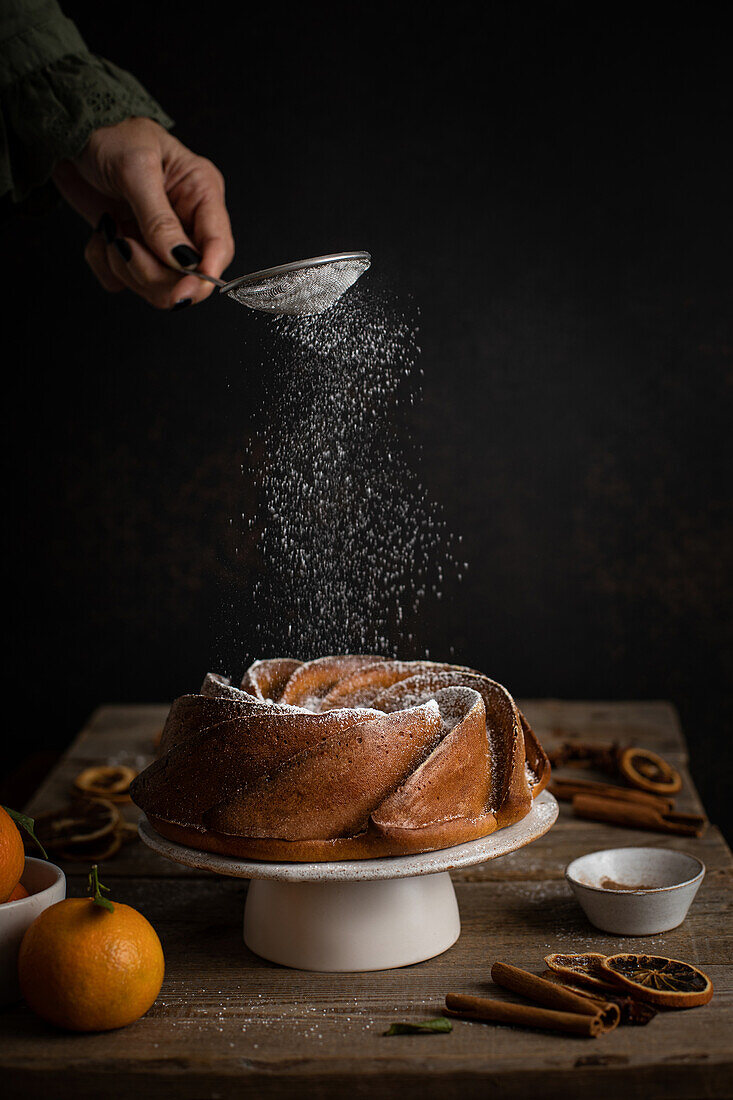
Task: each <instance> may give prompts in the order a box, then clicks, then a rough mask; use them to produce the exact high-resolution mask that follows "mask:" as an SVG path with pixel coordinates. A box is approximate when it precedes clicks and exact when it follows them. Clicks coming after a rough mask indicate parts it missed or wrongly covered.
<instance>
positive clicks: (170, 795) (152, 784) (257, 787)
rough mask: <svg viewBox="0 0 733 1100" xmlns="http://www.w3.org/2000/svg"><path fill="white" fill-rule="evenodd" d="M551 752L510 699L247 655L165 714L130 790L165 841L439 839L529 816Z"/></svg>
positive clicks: (489, 689) (450, 676)
mask: <svg viewBox="0 0 733 1100" xmlns="http://www.w3.org/2000/svg"><path fill="white" fill-rule="evenodd" d="M549 775H550V765H549V761H548V759H547V757H546V755H545V753H544V752H543V750H542V748H541V746H540V744H539V743H538V741H537V739H536V738H535V736H534V734H533V733H532V730H531V729H530V727H529V725H528V723H527V721H526V720H525V718H524V717H523V715H522V714H521V713H520V712H519V711H518V709H517V707H516V704H515V702H514V700H513V699H512V697H511V695H510V694H509V692H508V691H507V690H506V689H505V688H503V687H502V686H501V684H497V683H495V682H494V681H493V680H489V679H488V678H487V677H486V676H483V675H481V673H479V672H475V671H473V670H472V669H469V668H460V667H458V666H455V665H445V664H436V663H434V662H431V661H393V660H387V659H385V658H383V657H373V656H345V657H320V658H319V659H318V660H314V661H307V662H301V661H296V660H291V659H290V658H276V659H272V660H264V661H257V662H255V664H253V665H252V666H251V668H249V669H247V671H246V673H245V674H244V679H243V680H242V685H241V687H239V688H237V687H234V686H233V685H232V684H231V682H230V681H229V680H228V679H226V678H224V677H223V676H217V675H214V674H212V673H210V674H209V675H208V676H207V677H206V679H205V680H204V683H203V686H202V688H201V691H200V692H199V694H198V695H183V696H181V698H179V699H176V701H175V702H174V703H173V706H172V707H171V710H170V714H169V715H168V719H167V722H166V724H165V728H164V730H163V733H162V736H161V740H160V749H159V755H158V758H157V759H156V760H155V762H154V763H152V764H151V765H150V766H149V767H148V768H146V769H145V771H143V772H142V773H141V774H140V775H139V776H138V778H137V779H136V780H135V782H134V784H133V786H132V792H131V793H132V797H133V799H134V801H135V802H136V803H137V805H138V806H140V808H141V809H142V810H144V811H145V813H146V814H147V816H148V819H149V821H150V824H151V825H152V826H153V827H154V828H155V829H156V830H157V831H158V832H159V833H161V834H162V835H163V836H165V837H168V838H170V839H171V840H175V841H178V842H179V843H182V844H186V845H188V846H190V847H194V848H201V849H205V850H206V851H210V852H219V853H221V854H225V855H230V856H237V857H240V858H247V859H266V860H291V861H303V860H308V861H310V860H338V859H366V858H369V857H371V856H385V855H404V854H407V853H413V852H426V851H433V850H435V849H439V848H448V847H450V846H452V845H453V844H459V843H461V842H462V841H466V840H474V839H476V838H477V837H483V836H487V835H488V834H489V833H492V832H493V831H494V830H495V829H498V828H501V827H502V826H503V825H509V824H511V823H512V822H514V821H518V820H519V819H520V818H522V817H524V816H525V814H527V813H528V812H529V809H530V806H531V804H532V798H533V796H534V795H537V794H538V793H539V792H540V791H541V790H542V788H543V787H544V786H545V785H546V784H547V781H548V779H549Z"/></svg>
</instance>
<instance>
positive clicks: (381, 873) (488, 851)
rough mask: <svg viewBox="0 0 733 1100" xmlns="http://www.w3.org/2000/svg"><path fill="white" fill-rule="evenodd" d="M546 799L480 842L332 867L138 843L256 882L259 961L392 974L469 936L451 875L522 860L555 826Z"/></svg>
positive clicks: (147, 830)
mask: <svg viewBox="0 0 733 1100" xmlns="http://www.w3.org/2000/svg"><path fill="white" fill-rule="evenodd" d="M557 814H558V806H557V802H556V801H555V799H554V798H553V797H552V795H551V794H549V792H548V791H543V792H542V793H541V794H540V795H539V796H538V797H537V798H536V799H535V800H534V803H533V805H532V809H531V810H530V812H529V813H528V814H527V816H526V817H524V818H522V820H521V821H518V822H517V823H516V824H515V825H509V826H507V828H505V829H500V830H499V831H498V832H496V833H493V834H492V835H491V836H488V837H484V838H483V839H482V840H471V841H468V842H467V843H466V844H457V845H456V846H455V847H453V848H444V849H443V850H442V851H439V852H424V853H422V854H421V855H409V856H391V857H387V858H384V859H355V860H342V861H338V862H333V863H266V862H264V861H260V860H245V859H231V858H229V857H227V856H219V855H214V854H213V853H211V852H202V851H200V850H199V849H197V848H188V847H186V846H185V845H183V844H177V843H175V842H174V841H172V840H166V838H165V837H162V836H160V834H159V833H156V832H155V830H154V829H153V828H152V827H151V826H150V825H149V823H148V821H147V819H146V818H143V819H142V820H141V822H140V826H139V829H140V836H141V837H142V839H143V840H144V841H145V843H146V844H147V845H149V847H151V848H152V849H153V850H154V851H156V852H159V853H160V855H162V856H165V857H166V858H167V859H172V860H174V861H175V862H177V863H184V864H186V865H187V866H189V867H197V868H199V869H201V870H206V871H214V872H215V873H217V874H221V875H232V876H234V877H235V878H247V879H250V880H251V882H250V886H249V890H248V893H247V902H246V906H245V911H244V942H245V943H246V944H247V947H249V949H250V950H251V951H254V952H255V954H256V955H261V956H262V958H264V959H269V960H270V961H271V962H276V963H281V964H282V965H283V966H291V967H294V968H296V969H298V970H320V971H341V972H345V971H357V970H390V969H392V968H393V967H396V966H409V965H410V964H411V963H417V962H423V961H424V960H425V959H432V958H433V957H434V956H435V955H440V954H441V953H442V952H443V951H447V950H448V948H449V947H451V946H452V945H453V944H454V943H455V942H456V940H457V939H458V936H459V935H460V931H461V921H460V916H459V913H458V903H457V901H456V895H455V891H454V889H453V883H452V882H451V878H450V875H449V873H448V872H449V871H451V870H454V869H456V868H459V867H471V866H473V865H475V864H478V863H485V862H487V861H488V860H490V859H497V858H498V857H499V856H503V855H506V854H507V853H509V852H514V851H516V850H517V849H518V848H523V847H524V846H525V845H526V844H531V843H532V841H533V840H537V839H539V837H541V836H543V835H544V834H545V833H546V832H547V831H548V829H550V828H551V826H552V825H553V823H554V822H555V820H556V819H557Z"/></svg>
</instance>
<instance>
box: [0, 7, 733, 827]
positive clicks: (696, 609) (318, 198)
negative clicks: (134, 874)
mask: <svg viewBox="0 0 733 1100" xmlns="http://www.w3.org/2000/svg"><path fill="white" fill-rule="evenodd" d="M656 10H657V9H656V7H654V6H651V5H649V6H648V8H647V10H646V12H645V11H644V9H643V6H642V8H641V9H640V8H638V7H637V8H635V9H634V10H633V13H632V12H631V11H626V12H623V11H620V10H619V9H618V8H616V7H613V8H611V7H608V6H607V7H605V8H598V7H594V8H591V7H588V6H586V7H584V8H580V7H575V6H572V5H565V4H545V5H540V6H537V7H536V8H532V7H531V6H526V5H522V6H516V7H515V6H514V5H510V4H498V5H497V4H494V5H481V4H461V3H458V4H456V3H454V4H451V5H440V6H437V5H425V4H421V5H417V4H411V5H407V4H403V5H390V6H384V7H380V6H379V5H377V6H375V5H356V4H338V5H337V4H312V5H303V6H297V5H292V6H290V7H283V6H281V5H268V6H258V5H254V4H236V5H228V4H210V5H208V6H202V5H195V6H194V5H188V4H184V5H181V4H171V3H158V4H155V5H149V4H144V5H143V4H129V3H128V4H125V5H122V4H115V3H108V4H105V5H100V4H98V3H82V2H72V0H67V3H66V4H65V11H66V12H67V14H69V15H70V16H71V17H72V18H74V19H75V20H76V21H77V23H78V25H79V27H80V29H81V31H82V34H83V35H84V36H85V38H86V40H87V42H88V43H89V45H90V48H92V49H93V50H94V51H95V52H97V53H100V54H102V55H103V56H106V57H108V58H110V59H112V60H114V61H115V62H116V63H118V64H119V65H121V66H123V67H125V68H128V69H130V70H131V71H132V72H134V73H135V74H136V75H137V76H138V78H139V79H140V80H141V81H142V82H143V83H144V84H145V85H146V86H147V87H148V88H149V90H150V91H151V92H152V93H153V94H154V95H155V96H156V97H157V98H158V99H159V101H160V102H161V104H162V105H163V106H164V107H165V109H166V110H167V111H168V112H169V113H170V114H171V115H173V117H174V118H175V119H176V120H177V124H178V125H177V129H176V133H177V134H178V136H179V137H180V138H181V140H183V141H184V142H186V143H187V144H188V145H190V146H191V147H192V148H193V149H194V150H196V151H197V152H200V153H202V154H205V155H207V156H209V157H211V159H213V160H214V161H215V162H216V163H217V164H218V165H219V167H220V168H221V169H222V171H223V172H224V175H225V177H226V179H227V182H228V198H229V207H230V212H231V215H232V221H233V226H234V231H235V236H236V240H237V247H238V254H237V259H236V261H235V263H234V265H233V267H232V269H230V270H231V273H232V274H239V273H243V272H245V271H248V270H254V269H257V268H260V267H265V266H268V265H269V264H271V263H277V262H282V261H284V260H289V259H293V258H297V257H299V256H308V255H317V254H319V253H322V252H326V251H330V250H341V249H349V248H367V249H369V250H370V251H371V252H372V254H373V256H374V268H373V272H372V273H370V275H369V276H367V278H368V279H374V280H375V282H376V284H377V285H379V284H380V283H381V284H382V285H386V286H387V288H388V289H389V290H390V291H391V292H392V293H394V294H396V295H397V296H398V298H399V299H400V300H404V301H405V304H406V306H407V307H409V308H410V309H413V308H415V307H419V309H420V312H421V320H420V325H421V333H420V343H421V346H422V349H423V354H422V359H421V365H422V367H423V369H424V372H425V376H424V401H423V403H422V405H421V406H420V407H419V408H418V409H416V410H415V411H414V412H413V413H412V414H411V416H410V418H409V423H408V425H407V427H408V428H409V431H410V434H411V437H412V440H413V442H414V443H415V444H416V445H417V446H420V447H422V460H421V467H420V470H419V473H420V477H421V479H422V481H423V483H424V484H425V485H426V486H427V488H428V490H429V492H430V495H431V496H432V497H433V499H435V500H436V501H437V502H438V503H440V504H441V505H442V506H443V508H444V511H445V516H446V519H447V522H448V525H449V527H450V528H452V529H453V530H454V531H456V532H460V533H462V534H463V536H464V543H463V546H464V548H465V556H466V558H467V559H468V561H469V562H470V565H471V568H470V571H469V573H468V576H467V577H466V579H465V581H464V582H463V584H461V585H452V586H451V585H449V589H448V592H447V594H446V597H445V598H444V600H443V601H442V602H441V603H439V604H429V605H428V606H427V607H426V610H425V615H424V619H423V621H422V622H421V623H420V624H419V629H420V630H421V632H422V635H423V637H424V639H425V645H426V647H429V649H430V651H431V654H435V655H438V656H440V655H441V654H444V653H447V652H448V649H449V646H451V645H453V646H454V647H455V655H456V659H457V660H460V661H461V662H462V663H467V664H471V665H474V666H476V667H478V668H481V669H483V670H484V671H486V672H487V673H489V674H490V675H491V676H493V677H495V678H496V679H498V680H500V681H502V682H504V683H505V684H507V685H508V686H509V688H510V690H511V691H512V692H513V693H514V694H515V695H517V696H519V697H521V696H559V697H568V698H570V697H572V698H604V699H632V698H634V699H654V698H668V699H671V700H673V702H674V703H675V704H676V705H677V706H678V707H679V709H680V712H681V715H682V720H683V725H684V728H685V730H686V733H687V737H688V740H689V743H690V749H691V754H692V767H693V772H694V775H695V778H696V780H697V782H698V784H699V786H700V788H701V790H702V793H703V797H704V799H705V801H706V803H707V805H708V808H709V810H710V814H711V817H713V818H714V819H717V820H718V821H719V822H721V823H727V824H728V826H730V825H731V813H730V809H729V803H730V799H729V797H726V796H727V795H728V791H729V782H728V776H729V774H730V769H731V766H732V765H733V760H732V758H731V749H730V742H731V736H730V715H731V704H732V703H733V699H732V698H731V675H730V671H731V670H730V663H731V632H730V620H731V608H730V600H729V588H728V583H727V582H728V581H729V578H730V564H731V562H730V547H731V531H730V510H729V503H730V474H731V470H730V466H729V464H728V463H727V461H726V460H727V459H729V457H730V447H729V434H730V412H731V409H730V403H729V396H730V381H731V374H732V371H731V368H732V366H733V333H732V332H731V312H732V307H733V299H732V297H731V287H732V279H731V257H732V255H733V218H732V217H731V195H732V194H733V180H732V179H731V176H732V172H731V168H732V161H731V111H730V107H731V95H730V93H731V85H730V82H729V76H728V74H729V71H730V64H729V62H730V58H729V56H727V49H726V47H727V45H728V40H727V36H726V34H725V33H724V31H723V28H722V26H721V25H720V24H719V23H718V19H719V16H718V12H719V11H720V10H721V9H720V7H719V6H718V5H713V4H708V5H706V4H696V5H686V6H683V7H681V8H676V9H667V10H666V12H665V15H664V22H660V21H658V20H657V19H653V18H652V15H651V13H652V12H654V11H656ZM86 234H87V230H86V228H85V227H84V225H83V224H82V223H81V222H80V221H79V219H78V218H77V217H76V216H75V215H74V214H72V213H71V212H70V211H68V210H65V209H62V210H61V211H59V212H58V213H56V214H54V215H51V216H49V217H46V218H44V219H43V220H40V221H38V220H34V221H29V220H26V219H21V218H15V219H14V220H13V221H11V222H10V223H8V224H6V225H5V226H4V227H3V230H2V237H3V257H4V259H3V264H4V267H5V269H6V271H8V270H12V271H13V272H14V278H13V280H12V284H11V285H10V286H9V287H8V288H7V289H6V291H5V294H4V306H5V316H6V320H5V323H4V325H3V335H4V345H5V348H6V355H5V356H4V357H3V358H4V359H5V362H6V365H7V366H6V372H5V380H4V385H5V396H6V417H7V426H8V432H9V435H10V440H11V474H10V478H9V489H8V494H9V499H8V501H7V505H6V516H7V519H8V523H7V528H8V536H7V544H8V549H9V552H10V556H11V564H10V571H9V574H8V582H7V600H8V605H9V606H8V620H9V621H8V624H7V636H8V639H9V648H10V666H9V674H10V681H11V684H12V685H13V694H14V696H18V697H21V698H22V700H23V708H24V718H23V721H22V724H21V725H19V726H13V730H12V731H11V732H12V737H11V741H12V753H11V763H12V762H13V759H14V758H15V759H16V760H17V759H19V758H20V757H21V756H22V754H23V753H26V752H28V751H29V749H30V748H35V749H39V748H40V749H43V748H49V749H51V748H60V747H62V746H63V745H64V744H66V743H67V742H68V740H69V739H70V738H71V736H72V735H73V733H74V732H75V731H76V729H77V728H78V726H79V725H80V724H81V723H82V722H83V720H84V718H85V717H86V715H87V714H88V713H89V711H90V710H91V709H92V708H93V707H95V706H96V705H97V704H99V703H101V702H109V701H164V700H166V699H170V698H172V697H173V696H175V695H177V694H179V693H182V692H185V691H189V690H192V689H195V688H196V687H197V685H198V683H199V681H200V680H201V679H202V676H203V673H204V672H205V671H207V669H209V668H210V667H211V666H214V665H216V666H221V665H224V666H226V665H227V663H228V664H229V667H224V668H222V670H223V671H228V672H232V673H236V672H239V671H241V665H242V664H243V662H244V659H245V657H246V656H248V655H257V654H256V653H255V652H253V651H255V650H256V649H257V648H258V647H259V646H260V645H261V642H260V640H259V639H252V637H249V636H248V631H247V624H246V623H242V624H241V626H240V627H237V628H236V630H233V628H232V619H231V616H230V613H229V611H228V610H227V608H228V606H229V605H230V604H231V603H232V602H234V603H235V605H237V606H240V602H241V606H242V607H245V606H247V593H248V591H249V589H250V586H251V583H252V580H253V576H254V572H255V570H256V569H257V568H258V564H257V559H256V555H254V553H253V552H252V548H251V547H249V548H247V547H246V546H245V547H243V548H240V554H239V556H238V557H236V556H235V554H234V544H233V540H232V536H231V533H230V527H229V524H228V519H229V517H230V516H232V515H236V514H238V513H239V512H241V511H247V510H250V509H251V508H252V507H253V506H254V504H253V502H254V499H255V494H256V490H255V487H254V478H253V475H252V474H251V473H250V471H249V467H247V468H246V471H245V476H244V477H242V475H241V474H240V471H239V467H240V463H241V462H243V461H245V462H246V459H245V455H244V451H245V447H246V445H247V442H248V440H249V439H250V438H251V437H252V436H253V434H254V435H256V432H257V425H258V415H259V414H258V404H259V403H260V402H261V400H262V398H263V392H264V391H263V384H264V376H265V375H266V374H267V373H268V370H271V369H273V368H272V365H271V360H270V358H269V357H268V339H270V338H271V337H270V330H269V329H268V327H267V326H268V322H267V321H264V320H263V319H262V318H261V317H259V316H256V315H254V314H251V313H249V312H248V311H247V310H245V309H243V308H241V307H239V306H236V305H234V304H233V303H230V302H229V301H224V300H219V301H216V300H211V301H209V302H207V303H205V304H204V305H202V306H199V307H197V308H195V309H191V310H187V311H183V312H180V313H176V314H172V315H161V314H158V313H156V312H154V311H153V310H151V309H150V308H149V307H147V306H146V305H145V304H143V303H142V302H139V301H137V300H135V299H133V298H132V297H131V296H129V295H123V296H107V295H105V294H104V292H102V291H101V290H100V289H99V287H98V286H97V285H96V284H95V282H94V281H93V279H92V277H91V275H90V273H89V272H88V270H87V268H86V266H85V264H84V262H83V259H82V251H83V247H84V243H85V238H86ZM364 288H365V290H366V289H367V287H366V283H365V284H364ZM16 338H17V340H16ZM7 368H9V369H7ZM237 631H239V632H240V634H241V637H240V638H239V639H238V643H239V644H238V646H237V647H234V649H232V647H231V645H230V643H231V636H232V633H233V632H234V633H236V632H237ZM235 650H236V651H235ZM301 656H308V655H307V654H302V655H301Z"/></svg>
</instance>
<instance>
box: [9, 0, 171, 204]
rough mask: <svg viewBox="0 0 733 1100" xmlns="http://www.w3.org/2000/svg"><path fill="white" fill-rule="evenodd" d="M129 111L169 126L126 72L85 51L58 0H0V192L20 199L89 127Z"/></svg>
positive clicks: (82, 140) (79, 145) (77, 148)
mask: <svg viewBox="0 0 733 1100" xmlns="http://www.w3.org/2000/svg"><path fill="white" fill-rule="evenodd" d="M134 115H137V116H144V117H146V118H152V119H155V121H156V122H159V123H160V124H161V126H165V127H166V128H169V127H171V126H172V125H173V122H172V120H171V119H170V118H169V117H168V115H166V114H165V112H164V111H163V110H162V109H161V108H160V107H159V105H158V104H157V103H156V102H155V100H154V99H153V98H152V97H151V96H150V95H149V94H148V93H147V92H146V91H145V89H144V88H143V87H142V85H141V84H139V83H138V81H137V80H135V78H134V77H133V76H131V75H130V73H127V72H125V71H124V70H123V69H118V68H117V66H116V65H113V64H112V63H111V62H110V61H105V60H104V59H103V58H101V57H95V56H94V54H91V53H89V51H88V50H87V48H86V46H85V45H84V41H83V39H82V38H81V35H80V34H79V32H78V31H77V29H76V27H75V26H74V24H73V23H72V22H71V20H69V19H67V18H66V17H65V16H64V15H63V14H62V12H61V9H60V8H59V6H58V4H57V3H56V0H2V5H1V6H0V196H2V195H5V196H7V195H8V194H11V195H12V197H13V199H14V200H15V201H19V200H21V199H23V198H25V197H26V196H27V195H28V194H29V192H30V191H31V190H32V189H33V188H35V187H38V186H40V185H41V184H43V183H44V182H45V181H46V180H48V178H49V177H50V175H51V172H52V171H53V167H54V165H55V164H56V162H57V161H59V160H63V159H65V158H67V157H75V156H78V155H79V153H80V152H81V151H82V149H83V148H84V146H85V145H86V143H87V141H88V140H89V136H90V135H91V133H92V131H94V130H96V129H98V128H99V127H100V126H112V125H114V123H116V122H122V121H123V119H126V118H131V117H132V116H134Z"/></svg>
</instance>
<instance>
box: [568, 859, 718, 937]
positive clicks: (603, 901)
mask: <svg viewBox="0 0 733 1100" xmlns="http://www.w3.org/2000/svg"><path fill="white" fill-rule="evenodd" d="M704 875H705V864H704V863H703V862H702V861H701V860H699V859H695V857H694V856H688V855H686V854H685V853H684V852H673V851H670V850H669V849H668V848H606V849H605V850H604V851H601V852H589V853H588V854H587V855H585V856H580V858H579V859H574V860H573V862H572V863H569V864H568V866H567V867H566V868H565V878H566V879H567V880H568V883H569V884H570V888H571V890H572V891H573V893H574V894H575V896H576V898H577V899H578V901H579V902H580V904H581V906H582V908H583V910H584V912H585V915H586V916H587V918H588V920H589V921H590V922H591V924H594V925H595V926H596V928H600V929H601V930H602V931H603V932H613V933H615V934H616V935H617V936H653V935H655V934H656V933H658V932H668V931H669V930H670V928H676V927H677V925H678V924H682V921H683V920H684V919H685V917H686V916H687V910H688V909H689V908H690V906H691V905H692V901H693V898H694V897H695V894H696V893H697V891H698V888H699V886H700V883H701V882H702V880H703V877H704Z"/></svg>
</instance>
